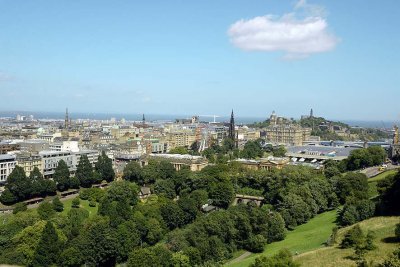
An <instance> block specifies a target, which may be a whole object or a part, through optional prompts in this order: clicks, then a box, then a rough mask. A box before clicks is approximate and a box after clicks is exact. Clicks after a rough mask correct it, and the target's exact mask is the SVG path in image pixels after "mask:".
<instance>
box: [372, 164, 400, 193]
mask: <svg viewBox="0 0 400 267" xmlns="http://www.w3.org/2000/svg"><path fill="white" fill-rule="evenodd" d="M396 173H397V170H389V171H385V172H382V173H380V174H378V175H377V176H375V177H372V178H370V179H368V184H369V192H368V194H369V197H370V198H374V197H376V196H377V195H378V191H377V190H376V185H377V184H378V182H379V181H380V180H383V179H385V178H386V177H387V176H389V175H392V174H396Z"/></svg>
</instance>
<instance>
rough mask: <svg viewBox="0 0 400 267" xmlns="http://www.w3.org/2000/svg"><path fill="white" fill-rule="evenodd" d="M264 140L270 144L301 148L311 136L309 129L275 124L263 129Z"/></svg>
mask: <svg viewBox="0 0 400 267" xmlns="http://www.w3.org/2000/svg"><path fill="white" fill-rule="evenodd" d="M264 135H265V137H266V140H267V141H268V142H271V143H276V144H285V145H295V146H301V145H302V144H303V141H306V140H308V139H309V138H310V136H311V129H310V128H303V127H301V126H299V125H284V124H276V125H271V126H268V127H267V128H265V129H264Z"/></svg>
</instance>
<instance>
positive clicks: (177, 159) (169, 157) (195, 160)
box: [141, 154, 208, 171]
mask: <svg viewBox="0 0 400 267" xmlns="http://www.w3.org/2000/svg"><path fill="white" fill-rule="evenodd" d="M149 160H166V161H168V162H169V163H171V164H173V165H174V168H175V169H176V170H177V171H179V170H180V169H181V168H182V167H183V166H188V167H189V168H190V170H191V171H200V170H202V169H203V168H204V167H206V166H207V165H208V160H207V159H206V158H203V157H202V156H192V155H181V154H149V155H146V156H145V157H144V158H143V159H142V160H141V163H142V166H145V165H147V164H148V162H149Z"/></svg>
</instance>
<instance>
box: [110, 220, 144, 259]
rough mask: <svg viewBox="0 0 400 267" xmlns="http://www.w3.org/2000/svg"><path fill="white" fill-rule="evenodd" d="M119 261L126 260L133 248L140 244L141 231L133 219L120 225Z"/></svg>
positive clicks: (118, 238)
mask: <svg viewBox="0 0 400 267" xmlns="http://www.w3.org/2000/svg"><path fill="white" fill-rule="evenodd" d="M116 238H117V253H118V254H117V261H118V262H125V261H126V260H127V259H128V256H129V253H130V252H131V251H132V248H134V247H137V246H139V245H140V241H141V240H140V233H139V232H138V230H137V229H136V224H135V223H134V222H133V221H126V222H124V223H122V224H121V225H119V226H118V228H117V233H116Z"/></svg>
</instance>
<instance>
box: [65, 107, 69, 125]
mask: <svg viewBox="0 0 400 267" xmlns="http://www.w3.org/2000/svg"><path fill="white" fill-rule="evenodd" d="M68 126H69V119H68V108H66V109H65V120H64V128H65V129H68V128H69V127H68Z"/></svg>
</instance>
